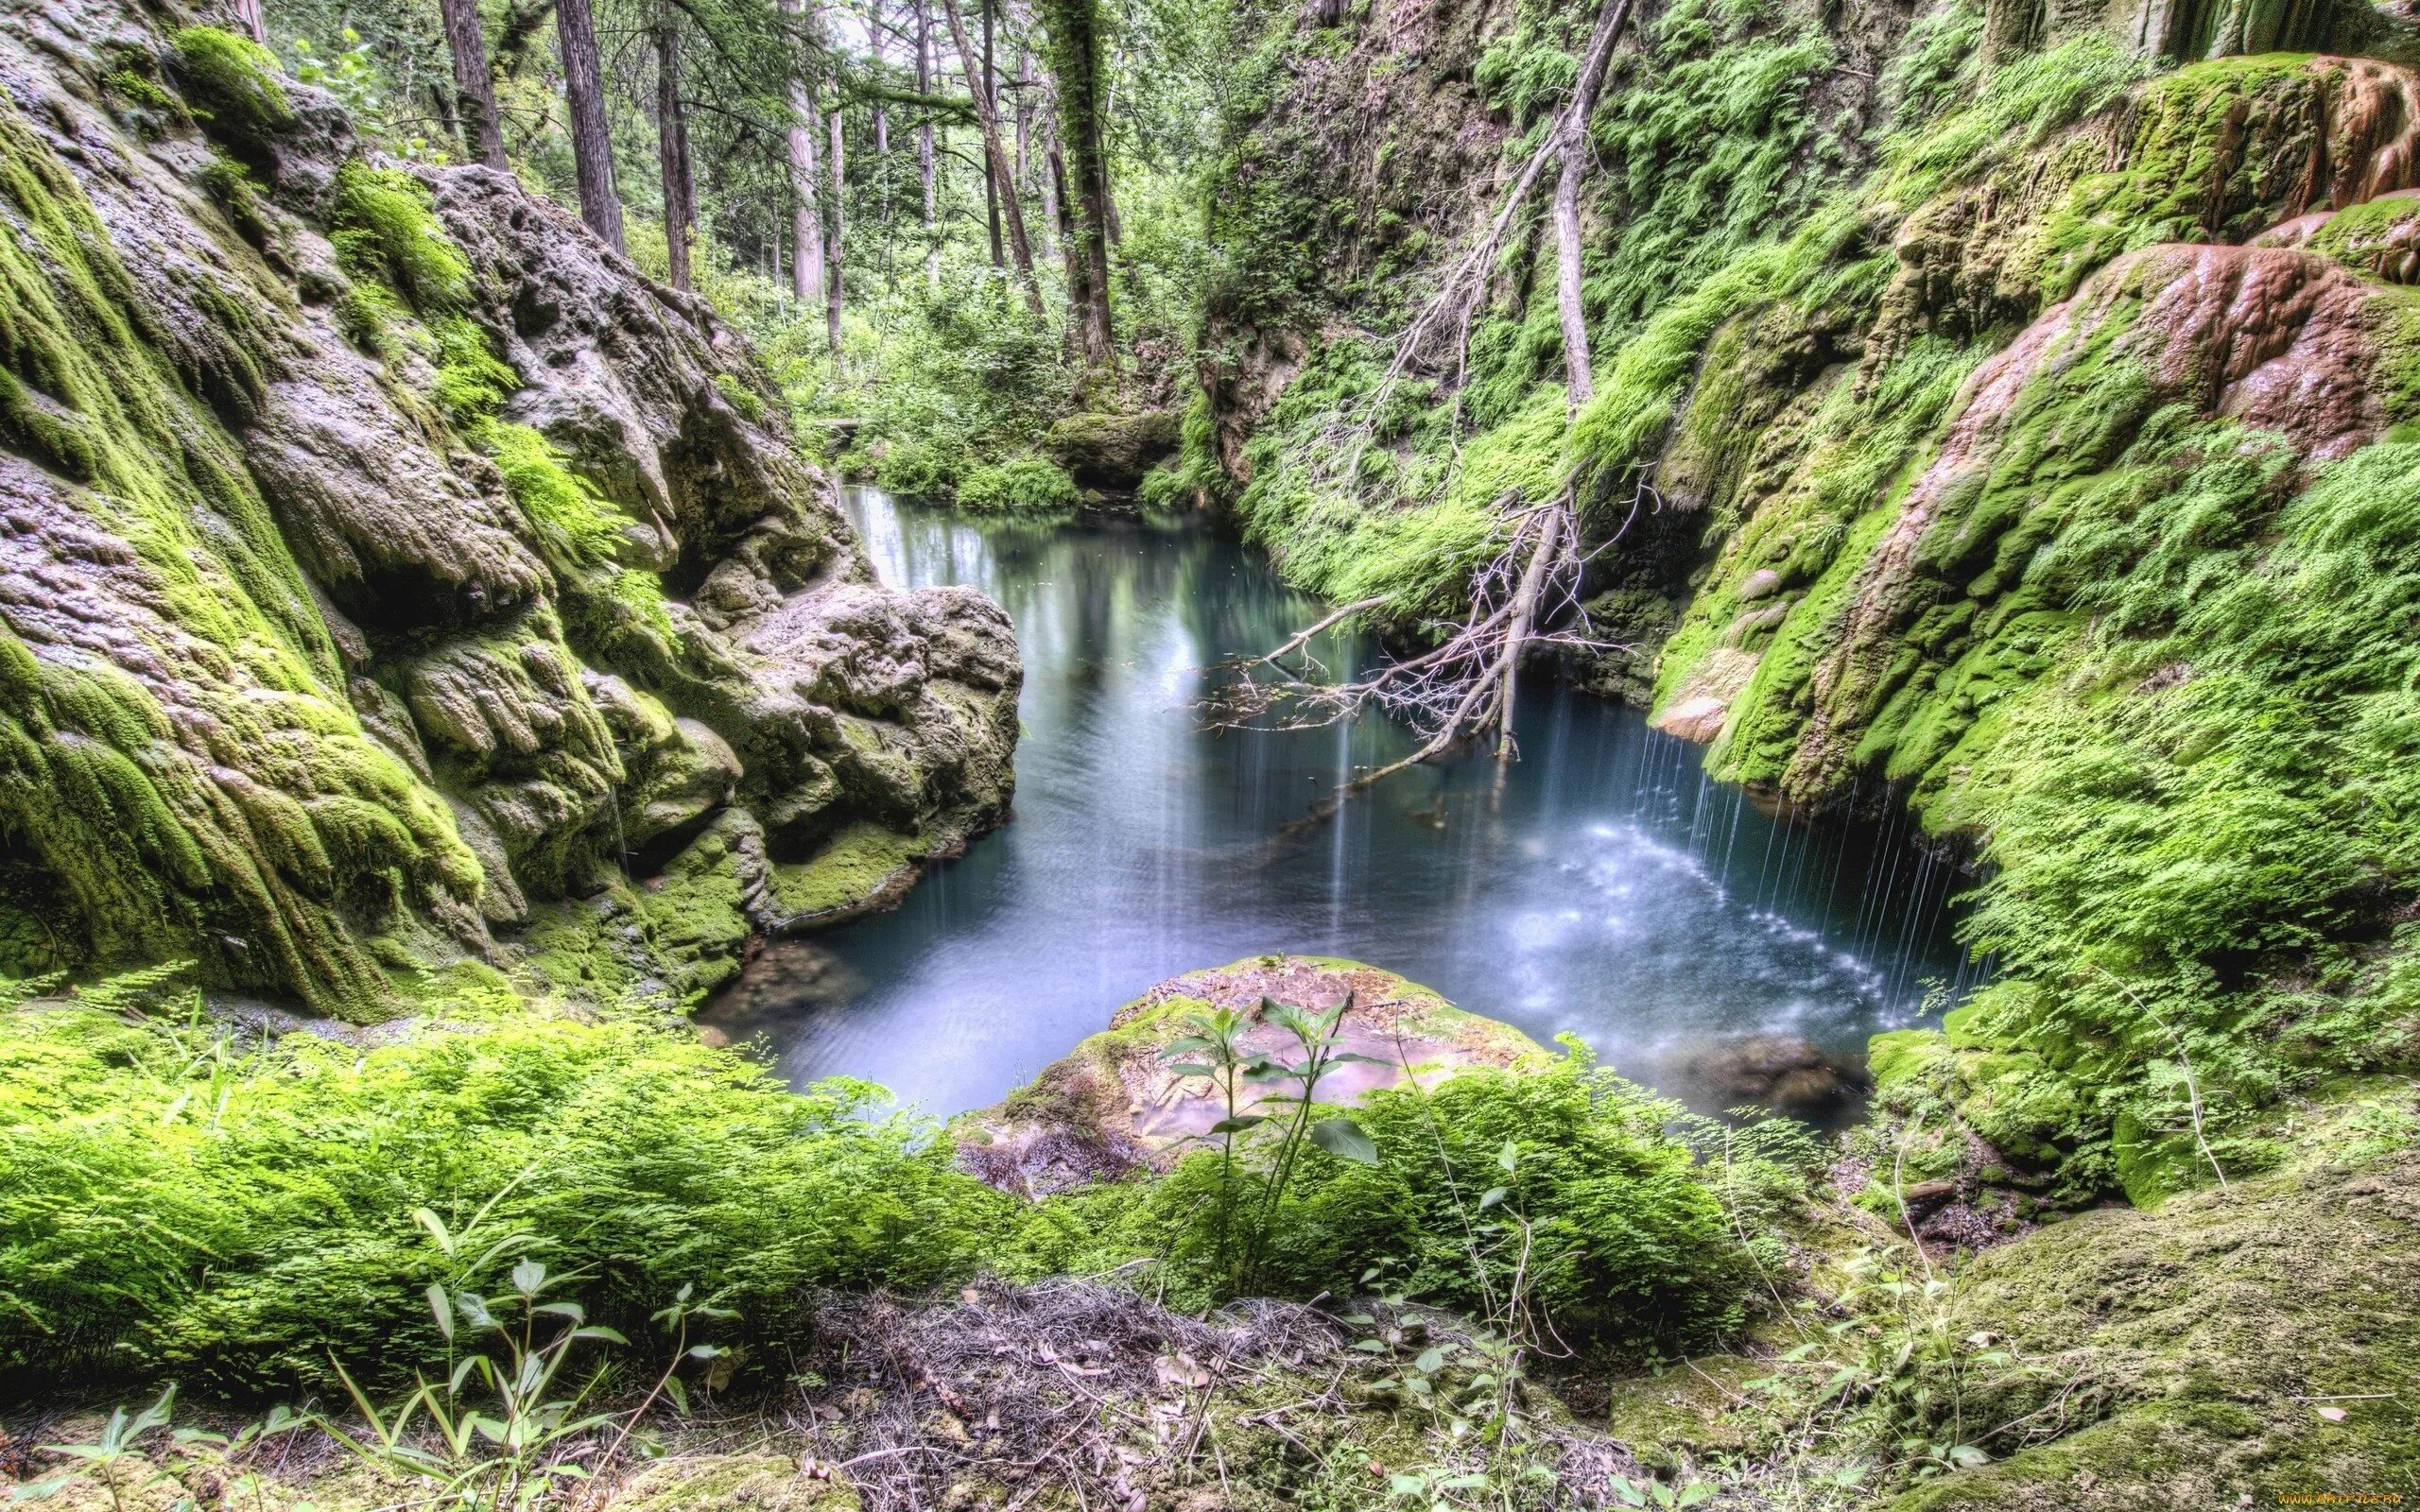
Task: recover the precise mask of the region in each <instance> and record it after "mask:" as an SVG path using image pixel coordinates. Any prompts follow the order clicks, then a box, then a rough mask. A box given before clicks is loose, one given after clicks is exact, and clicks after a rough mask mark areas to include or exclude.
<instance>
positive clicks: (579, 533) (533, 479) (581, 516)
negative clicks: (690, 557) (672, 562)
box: [483, 421, 622, 571]
mask: <svg viewBox="0 0 2420 1512" xmlns="http://www.w3.org/2000/svg"><path fill="white" fill-rule="evenodd" d="M483 438H484V439H485V441H486V443H487V447H488V452H489V455H491V456H493V457H494V459H495V465H496V471H497V472H502V473H503V474H504V482H505V487H506V488H508V489H510V490H511V492H512V498H513V502H514V503H516V504H518V505H520V506H521V510H522V512H523V513H524V514H526V515H527V516H528V517H529V523H530V524H532V525H535V526H536V527H537V531H538V541H539V544H540V546H541V548H542V549H543V550H544V552H545V554H546V558H547V559H548V560H549V561H551V562H553V563H554V564H556V565H557V566H558V567H561V568H562V569H563V570H565V571H577V570H579V569H580V568H583V567H595V566H599V565H602V564H603V563H606V562H610V561H611V560H613V559H614V548H615V546H616V545H617V544H618V543H619V542H620V541H621V532H622V514H621V511H620V510H618V509H616V508H614V506H613V504H612V503H611V502H610V501H608V500H607V499H606V498H605V496H604V495H603V494H601V493H598V492H597V491H596V487H595V486H594V485H592V484H591V483H589V481H588V480H587V479H585V478H583V477H581V476H580V475H579V474H578V473H576V472H572V471H571V470H570V469H569V468H567V467H565V466H563V463H562V456H561V455H560V454H558V453H557V452H556V451H555V448H554V444H553V443H552V442H550V441H548V440H547V439H546V438H545V437H544V436H542V435H540V434H539V433H538V432H537V431H535V430H532V429H531V428H530V427H528V426H527V425H514V424H509V423H505V422H502V421H496V422H493V423H491V424H490V425H488V426H487V427H486V429H485V431H484V433H483Z"/></svg>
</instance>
